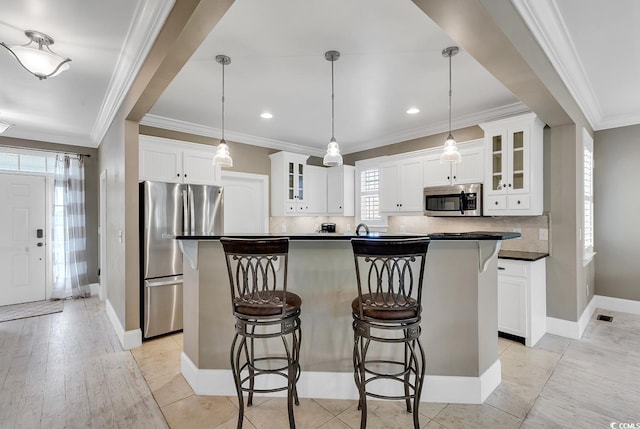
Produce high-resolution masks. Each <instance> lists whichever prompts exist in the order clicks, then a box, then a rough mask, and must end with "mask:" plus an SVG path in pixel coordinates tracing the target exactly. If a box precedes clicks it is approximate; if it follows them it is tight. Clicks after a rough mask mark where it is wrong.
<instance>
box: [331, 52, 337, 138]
mask: <svg viewBox="0 0 640 429" xmlns="http://www.w3.org/2000/svg"><path fill="white" fill-rule="evenodd" d="M334 62H335V60H333V59H332V60H331V138H332V139H334V140H335V138H336V137H335V135H334V130H333V128H334V127H333V121H334V119H333V118H334V104H335V103H334V94H333V63H334Z"/></svg>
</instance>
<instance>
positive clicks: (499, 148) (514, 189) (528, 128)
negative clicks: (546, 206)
mask: <svg viewBox="0 0 640 429" xmlns="http://www.w3.org/2000/svg"><path fill="white" fill-rule="evenodd" d="M480 126H481V127H482V129H483V130H484V133H485V135H484V139H485V150H486V155H485V156H486V157H487V158H486V161H487V164H486V165H487V166H488V167H487V169H486V176H485V188H484V214H485V215H496V216H501V215H511V216H512V215H527V216H531V215H539V214H542V200H543V198H542V197H543V195H542V192H543V186H542V162H543V160H542V146H543V145H542V130H543V128H544V123H542V121H540V119H538V118H537V116H535V114H533V113H530V114H527V115H522V116H517V117H513V118H507V119H502V120H500V121H495V122H489V123H485V124H481V125H480Z"/></svg>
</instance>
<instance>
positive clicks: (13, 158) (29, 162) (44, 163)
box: [0, 149, 56, 174]
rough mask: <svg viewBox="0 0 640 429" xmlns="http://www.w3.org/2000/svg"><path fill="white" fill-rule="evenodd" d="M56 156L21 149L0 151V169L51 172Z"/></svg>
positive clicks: (39, 172)
mask: <svg viewBox="0 0 640 429" xmlns="http://www.w3.org/2000/svg"><path fill="white" fill-rule="evenodd" d="M55 161H56V157H55V156H51V155H50V154H47V155H44V154H41V153H37V152H34V151H29V150H23V149H11V150H10V151H5V150H4V149H3V151H2V152H0V170H5V171H20V172H23V173H36V174H53V172H54V169H55Z"/></svg>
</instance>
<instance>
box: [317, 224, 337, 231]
mask: <svg viewBox="0 0 640 429" xmlns="http://www.w3.org/2000/svg"><path fill="white" fill-rule="evenodd" d="M320 228H321V229H320V232H336V224H335V223H323V224H322V225H320Z"/></svg>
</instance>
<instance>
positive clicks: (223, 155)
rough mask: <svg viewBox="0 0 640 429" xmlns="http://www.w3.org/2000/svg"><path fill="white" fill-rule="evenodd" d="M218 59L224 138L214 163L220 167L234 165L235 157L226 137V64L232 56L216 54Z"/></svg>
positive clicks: (229, 62) (219, 145)
mask: <svg viewBox="0 0 640 429" xmlns="http://www.w3.org/2000/svg"><path fill="white" fill-rule="evenodd" d="M216 61H217V62H218V63H220V64H222V138H221V139H220V143H219V144H218V147H217V149H216V154H215V155H214V157H213V165H217V166H220V167H233V159H231V155H230V154H229V146H227V142H226V140H225V139H224V66H228V65H229V64H231V58H229V57H228V56H226V55H216Z"/></svg>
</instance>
